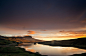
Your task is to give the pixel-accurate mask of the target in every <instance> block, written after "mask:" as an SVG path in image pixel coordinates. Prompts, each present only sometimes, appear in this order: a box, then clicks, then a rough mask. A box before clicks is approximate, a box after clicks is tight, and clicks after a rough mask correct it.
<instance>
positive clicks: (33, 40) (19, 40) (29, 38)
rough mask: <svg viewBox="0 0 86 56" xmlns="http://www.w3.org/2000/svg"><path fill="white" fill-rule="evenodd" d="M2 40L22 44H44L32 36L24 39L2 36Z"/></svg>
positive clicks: (0, 37)
mask: <svg viewBox="0 0 86 56" xmlns="http://www.w3.org/2000/svg"><path fill="white" fill-rule="evenodd" d="M0 39H1V40H3V39H5V40H8V41H16V42H22V43H34V42H43V41H42V40H38V39H34V38H32V36H24V37H6V36H0Z"/></svg>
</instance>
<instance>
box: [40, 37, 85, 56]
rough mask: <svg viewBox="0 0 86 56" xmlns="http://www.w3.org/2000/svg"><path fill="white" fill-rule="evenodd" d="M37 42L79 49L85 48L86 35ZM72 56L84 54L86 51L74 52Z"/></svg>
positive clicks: (83, 55) (82, 55)
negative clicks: (81, 52) (76, 37)
mask: <svg viewBox="0 0 86 56" xmlns="http://www.w3.org/2000/svg"><path fill="white" fill-rule="evenodd" d="M38 43H39V44H44V45H50V46H63V47H76V48H80V49H86V37H83V38H78V39H70V40H62V41H56V40H53V41H44V42H38ZM72 56H86V53H83V54H75V55H72Z"/></svg>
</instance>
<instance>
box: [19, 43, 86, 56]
mask: <svg viewBox="0 0 86 56" xmlns="http://www.w3.org/2000/svg"><path fill="white" fill-rule="evenodd" d="M19 47H21V48H25V50H26V51H30V52H39V53H40V54H42V55H48V56H69V55H73V54H82V53H86V50H85V49H79V48H75V47H60V46H55V47H54V46H48V45H42V44H38V43H37V44H35V45H34V43H23V45H22V46H19Z"/></svg>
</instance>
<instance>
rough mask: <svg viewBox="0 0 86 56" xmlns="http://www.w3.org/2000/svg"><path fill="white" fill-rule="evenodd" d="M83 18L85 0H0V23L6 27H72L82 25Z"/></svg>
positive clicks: (85, 16)
mask: <svg viewBox="0 0 86 56" xmlns="http://www.w3.org/2000/svg"><path fill="white" fill-rule="evenodd" d="M84 18H86V0H0V25H2V26H4V27H6V28H15V29H72V28H78V27H84V26H85V24H83V23H80V21H83V20H84ZM83 22H84V21H83Z"/></svg>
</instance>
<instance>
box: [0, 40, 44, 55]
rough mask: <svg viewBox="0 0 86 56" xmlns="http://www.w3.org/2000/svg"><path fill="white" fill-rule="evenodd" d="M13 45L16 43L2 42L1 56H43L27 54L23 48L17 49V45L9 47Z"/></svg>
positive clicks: (0, 42)
mask: <svg viewBox="0 0 86 56" xmlns="http://www.w3.org/2000/svg"><path fill="white" fill-rule="evenodd" d="M13 43H16V42H15V41H7V40H0V56H43V55H41V54H39V53H32V52H27V51H25V49H23V48H19V47H15V45H11V46H9V44H13ZM16 44H17V43H16Z"/></svg>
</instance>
